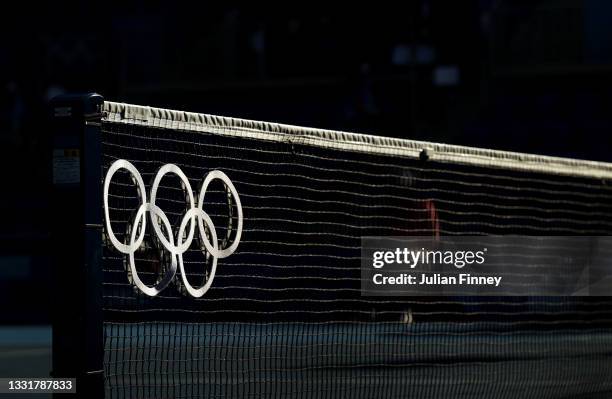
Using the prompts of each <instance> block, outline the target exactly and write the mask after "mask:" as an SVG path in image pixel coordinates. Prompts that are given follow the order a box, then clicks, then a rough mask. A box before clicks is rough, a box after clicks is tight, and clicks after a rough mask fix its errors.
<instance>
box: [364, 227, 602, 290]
mask: <svg viewBox="0 0 612 399" xmlns="http://www.w3.org/2000/svg"><path fill="white" fill-rule="evenodd" d="M361 244H362V245H361V294H362V295H364V296H381V295H386V296H445V295H453V296H454V295H484V296H491V295H495V296H499V295H501V296H505V295H508V296H510V295H511V296H515V295H529V296H567V295H576V296H589V295H593V296H595V295H596V296H611V295H612V262H611V260H612V245H610V244H612V237H607V236H603V237H585V236H563V237H560V236H550V237H542V236H538V237H535V236H454V237H440V238H434V237H363V238H362V241H361Z"/></svg>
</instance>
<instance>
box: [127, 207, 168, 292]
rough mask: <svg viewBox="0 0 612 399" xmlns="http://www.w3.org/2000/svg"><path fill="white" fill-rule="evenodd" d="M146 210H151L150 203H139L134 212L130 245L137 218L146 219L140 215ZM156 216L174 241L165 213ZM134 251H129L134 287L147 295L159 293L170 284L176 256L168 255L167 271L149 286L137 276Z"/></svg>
mask: <svg viewBox="0 0 612 399" xmlns="http://www.w3.org/2000/svg"><path fill="white" fill-rule="evenodd" d="M146 211H149V212H150V211H151V205H150V204H143V205H140V207H139V208H138V212H136V217H135V218H134V228H133V229H132V233H131V234H130V245H133V242H134V234H135V232H136V230H138V226H139V223H138V220H139V219H142V220H146V218H143V217H142V216H143V215H144V213H145V212H146ZM158 216H159V217H160V219H161V220H162V222H163V223H164V227H165V228H166V231H167V232H168V236H169V237H170V241H171V242H174V239H173V238H172V226H171V225H170V221H169V220H168V218H167V217H166V214H164V213H162V214H160V215H158ZM142 231H144V229H142ZM134 252H135V251H132V252H130V253H129V265H130V272H131V273H132V280H133V281H134V284H135V285H136V287H138V289H139V290H140V291H142V292H143V293H145V294H147V295H149V296H155V295H157V294H159V293H160V292H162V291H163V290H164V288H166V287H167V286H168V284H170V282H171V281H172V279H173V278H174V276H175V275H176V256H175V255H174V254H172V255H170V256H171V257H172V261H171V262H170V269H168V271H167V272H166V274H165V275H164V278H162V280H161V281H159V282H158V283H157V284H155V286H153V287H149V286H148V285H146V284H145V283H143V282H142V280H141V279H140V277H138V271H137V270H136V262H135V261H134Z"/></svg>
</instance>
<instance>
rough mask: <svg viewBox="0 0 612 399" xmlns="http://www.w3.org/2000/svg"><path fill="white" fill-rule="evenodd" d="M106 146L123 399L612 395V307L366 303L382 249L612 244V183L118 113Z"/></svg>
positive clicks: (110, 279) (176, 116)
mask: <svg viewBox="0 0 612 399" xmlns="http://www.w3.org/2000/svg"><path fill="white" fill-rule="evenodd" d="M101 130H102V156H103V163H102V176H103V177H107V179H108V180H105V181H102V182H101V184H106V185H105V203H104V208H105V210H107V211H108V215H107V220H108V223H109V224H108V225H106V228H105V244H104V248H103V255H102V267H103V307H104V340H105V342H104V356H105V359H104V374H105V389H106V396H107V397H113V398H115V397H117V398H123V397H126V398H127V397H130V398H133V397H142V398H153V397H240V398H243V397H295V398H310V397H312V398H322V397H325V398H332V397H334V398H335V397H351V398H371V397H387V398H395V397H402V398H403V397H424V398H430V397H431V398H439V397H498V398H514V397H534V398H536V397H537V398H540V397H561V396H564V397H565V396H571V395H587V396H588V395H590V396H588V397H597V395H601V397H607V396H606V395H609V393H610V391H611V390H612V378H610V377H611V376H612V357H611V356H610V348H611V345H612V307H611V306H610V305H611V304H612V300H610V299H607V298H605V297H601V298H592V297H591V298H581V297H558V298H552V297H537V298H536V297H480V298H468V297H440V298H437V297H421V298H412V297H401V298H391V297H364V296H361V294H360V284H359V283H360V239H361V237H363V236H405V235H412V236H443V235H534V236H536V235H546V236H554V235H577V236H578V235H580V236H607V235H612V234H611V233H612V187H611V186H610V181H612V165H609V164H602V163H595V162H587V161H575V160H569V159H561V158H549V157H541V156H530V155H525V154H515V153H507V152H499V151H488V150H478V149H474V148H466V147H458V146H449V145H441V144H432V143H422V142H413V141H407V140H398V139H387V138H379V137H372V136H366V135H357V134H349V133H342V132H333V131H323V130H316V129H306V128H300V127H295V126H286V125H279V124H274V123H264V122H253V121H246V120H239V119H231V118H222V117H216V116H210V115H202V114H193V113H186V112H179V111H170V110H164V109H157V108H150V107H140V106H134V105H126V104H119V103H112V102H105V103H104V113H103V118H102V124H101ZM165 165H175V166H176V167H178V169H180V170H177V168H175V167H167V166H165ZM109 171H112V172H113V173H112V178H108V176H109V174H110V173H109ZM212 171H220V172H222V173H221V174H219V173H218V172H215V173H211V172H212ZM181 173H184V176H182V175H181ZM205 179H206V180H209V183H208V184H205V187H204V190H203V191H202V182H203V181H206V180H205ZM228 182H229V183H228ZM187 183H188V184H187ZM204 192H205V196H204V195H202V194H203V193H204ZM202 197H205V199H204V200H203V204H202V206H201V209H203V210H204V211H205V212H206V214H207V215H209V216H210V220H206V221H203V222H202V225H201V226H200V225H199V224H198V223H195V222H190V219H189V218H186V217H185V216H184V215H185V214H186V212H187V211H188V210H190V209H194V208H197V207H198V204H197V201H198V199H200V198H202ZM143 204H144V205H143ZM147 204H153V205H154V206H150V205H147ZM160 210H161V212H160ZM162 212H163V215H162ZM194 212H197V211H194ZM151 213H154V214H156V215H157V220H158V222H157V223H151V220H153V219H150V218H149V217H150V215H149V214H151ZM193 214H194V213H192V215H193ZM164 215H165V216H164ZM193 220H195V219H193ZM200 220H201V219H200ZM191 223H193V226H192V225H191ZM155 224H157V226H155ZM200 227H201V228H200ZM212 230H214V234H213V232H212ZM215 236H216V242H217V243H218V248H212V251H210V250H209V251H204V250H203V248H206V247H207V245H208V246H211V245H214V242H215V240H214V239H213V238H214V237H215ZM189 243H191V244H190V245H187V244H189ZM234 244H235V245H234ZM187 246H188V247H189V248H187ZM169 247H171V248H174V249H175V251H176V253H179V252H180V260H179V256H175V255H171V254H170V251H168V250H167V248H169ZM179 247H180V248H179ZM209 249H210V248H209ZM211 253H213V254H215V255H217V256H212V255H211ZM215 262H216V263H215ZM181 265H182V266H181ZM175 269H176V271H175ZM208 283H209V284H208ZM206 285H209V286H208V287H207V286H206ZM138 286H140V287H141V288H138ZM151 287H153V288H151ZM146 290H152V291H148V292H149V295H148V294H147V292H143V291H146ZM152 293H156V295H155V296H151V295H150V294H152ZM530 395H531V396H530ZM585 397H586V396H585Z"/></svg>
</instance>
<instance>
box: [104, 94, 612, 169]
mask: <svg viewBox="0 0 612 399" xmlns="http://www.w3.org/2000/svg"><path fill="white" fill-rule="evenodd" d="M103 120H104V121H107V122H113V123H125V124H134V125H140V126H148V127H159V128H170V129H179V130H186V131H192V132H206V133H213V134H220V135H226V136H236V137H247V138H255V139H260V140H267V141H274V142H284V143H287V144H291V145H306V146H315V147H323V148H331V149H336V150H344V151H353V152H362V153H369V154H377V155H393V156H400V157H407V158H413V159H418V158H420V157H422V156H423V154H426V155H427V159H429V160H432V161H436V162H441V163H458V164H462V165H471V166H481V167H489V168H496V169H506V170H516V171H522V172H539V173H551V174H555V175H564V176H575V177H588V178H595V179H603V180H607V179H612V163H606V162H596V161H585V160H577V159H570V158H561V157H551V156H542V155H532V154H523V153H518V152H509V151H499V150H489V149H481V148H473V147H465V146H458V145H448V144H438V143H431V142H426V141H415V140H407V139H398V138H391V137H381V136H373V135H368V134H360V133H348V132H342V131H334V130H324V129H314V128H305V127H300V126H293V125H286V124H280V123H271V122H261V121H252V120H246V119H238V118H229V117H223V116H215V115H209V114H199V113H193V112H183V111H175V110H169V109H163V108H154V107H147V106H139V105H132V104H125V103H116V102H110V101H105V102H104V106H103Z"/></svg>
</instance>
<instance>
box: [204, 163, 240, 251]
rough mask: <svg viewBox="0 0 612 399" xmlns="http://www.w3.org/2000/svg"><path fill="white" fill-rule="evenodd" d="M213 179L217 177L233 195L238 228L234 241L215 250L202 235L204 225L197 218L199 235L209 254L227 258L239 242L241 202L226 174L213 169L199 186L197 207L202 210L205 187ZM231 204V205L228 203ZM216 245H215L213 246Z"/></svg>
mask: <svg viewBox="0 0 612 399" xmlns="http://www.w3.org/2000/svg"><path fill="white" fill-rule="evenodd" d="M214 179H219V180H221V181H222V182H223V183H225V186H226V187H227V188H228V189H229V190H230V193H231V194H232V197H234V201H235V202H236V209H238V228H237V229H236V237H235V238H234V242H233V243H232V245H230V246H229V247H227V248H224V249H220V250H218V251H217V250H216V249H215V248H213V246H212V245H210V243H209V242H208V240H207V239H206V235H204V225H203V224H202V219H201V218H198V228H199V229H200V237H202V238H203V242H204V246H205V247H206V250H207V251H208V252H210V253H211V254H214V255H215V256H217V257H218V258H221V259H222V258H227V257H228V256H230V255H231V254H233V253H234V251H236V248H238V244H240V236H241V235H242V204H241V202H240V197H239V196H238V191H237V190H236V187H234V184H233V183H232V181H231V180H230V179H229V177H227V175H226V174H225V173H223V172H221V171H220V170H213V171H211V172H209V173H208V175H206V178H205V179H204V182H203V183H202V187H201V188H200V195H199V196H198V208H200V209H202V210H204V208H203V206H204V196H205V195H206V189H207V188H208V185H209V184H210V182H211V181H213V180H214ZM230 206H231V205H230ZM215 247H216V246H215Z"/></svg>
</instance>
